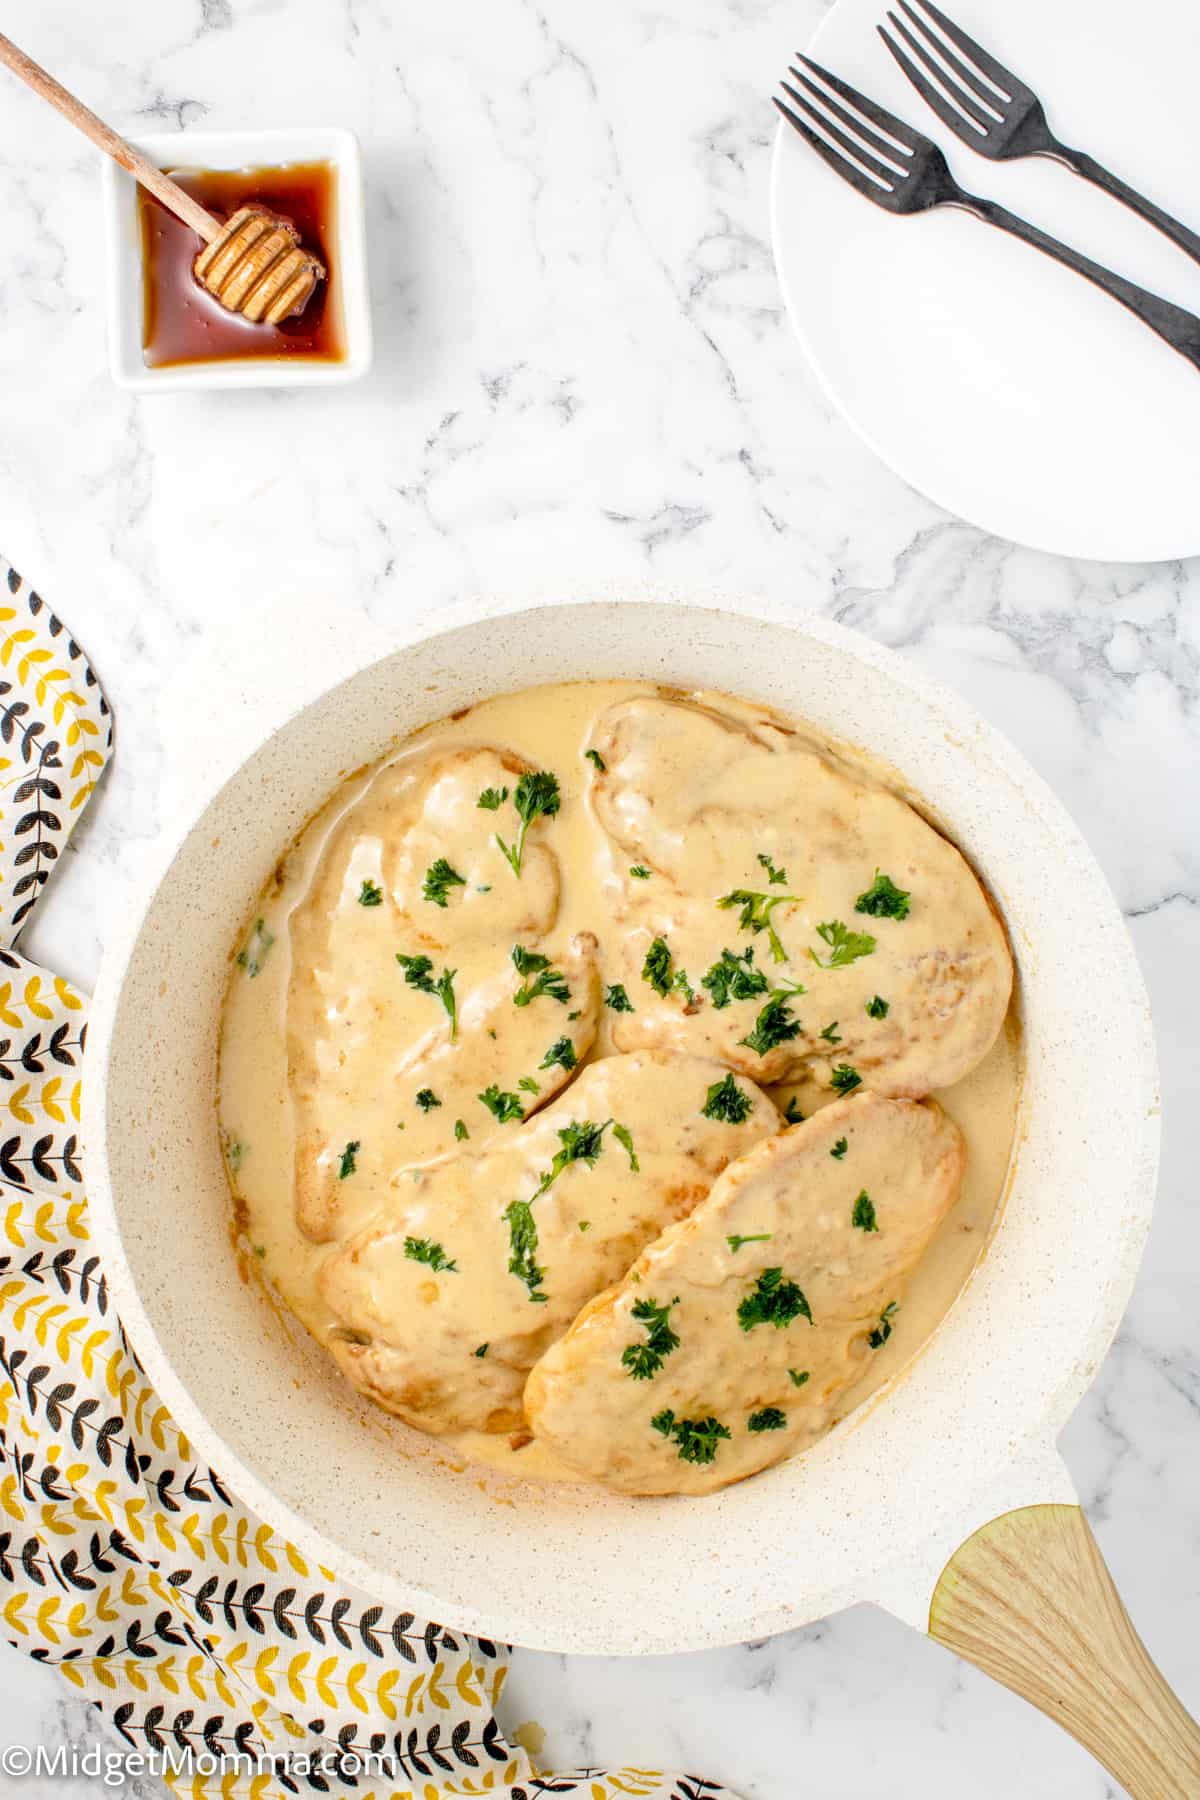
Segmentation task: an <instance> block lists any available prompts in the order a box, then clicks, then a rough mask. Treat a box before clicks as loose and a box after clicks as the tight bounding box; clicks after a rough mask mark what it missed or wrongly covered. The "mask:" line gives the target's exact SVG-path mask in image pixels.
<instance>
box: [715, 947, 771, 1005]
mask: <svg viewBox="0 0 1200 1800" xmlns="http://www.w3.org/2000/svg"><path fill="white" fill-rule="evenodd" d="M700 986H701V987H704V988H707V989H708V991H709V993H710V994H711V995H712V1003H713V1005H714V1006H715V1007H716V1009H717V1011H718V1012H721V1011H723V1009H724V1008H725V1007H727V1006H728V1005H729V1002H730V1001H731V1000H753V998H754V996H755V995H756V994H765V993H766V991H767V978H766V976H765V975H764V974H763V972H762V970H761V969H756V968H755V967H754V945H753V944H748V945H747V946H746V948H745V950H743V952H742V954H741V955H740V956H736V955H735V954H734V952H733V951H732V950H722V952H721V959H720V961H719V962H715V963H714V964H713V966H712V968H711V969H710V970H709V971H708V974H707V975H705V976H704V977H703V979H702V981H701V983H700Z"/></svg>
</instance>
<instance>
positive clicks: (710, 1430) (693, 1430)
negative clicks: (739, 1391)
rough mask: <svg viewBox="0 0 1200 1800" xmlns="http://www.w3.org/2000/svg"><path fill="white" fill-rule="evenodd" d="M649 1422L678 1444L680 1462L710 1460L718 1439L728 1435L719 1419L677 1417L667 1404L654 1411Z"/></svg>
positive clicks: (706, 1461) (715, 1450) (715, 1451)
mask: <svg viewBox="0 0 1200 1800" xmlns="http://www.w3.org/2000/svg"><path fill="white" fill-rule="evenodd" d="M650 1424H651V1426H652V1427H653V1429H654V1430H655V1431H660V1432H661V1433H662V1435H663V1436H664V1437H665V1438H673V1439H674V1441H675V1443H676V1444H678V1446H679V1460H680V1461H681V1462H689V1463H710V1462H712V1461H713V1460H714V1459H715V1457H716V1454H717V1445H718V1443H719V1441H720V1440H721V1439H722V1438H727V1437H728V1436H729V1431H728V1429H727V1428H726V1427H725V1426H724V1425H722V1423H721V1421H720V1420H719V1419H714V1418H711V1417H709V1418H707V1419H677V1418H676V1417H675V1414H674V1413H673V1412H672V1410H671V1408H670V1407H669V1406H667V1407H664V1408H663V1410H662V1412H660V1413H655V1415H654V1417H653V1418H652V1419H651V1421H650Z"/></svg>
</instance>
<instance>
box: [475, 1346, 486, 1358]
mask: <svg viewBox="0 0 1200 1800" xmlns="http://www.w3.org/2000/svg"><path fill="white" fill-rule="evenodd" d="M487 1353H488V1347H487V1345H486V1344H480V1346H479V1348H478V1350H472V1352H471V1355H472V1356H479V1357H483V1356H486V1355H487Z"/></svg>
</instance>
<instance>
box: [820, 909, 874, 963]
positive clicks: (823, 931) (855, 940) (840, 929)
mask: <svg viewBox="0 0 1200 1800" xmlns="http://www.w3.org/2000/svg"><path fill="white" fill-rule="evenodd" d="M817 936H818V937H819V938H823V939H824V941H825V942H826V943H827V944H828V945H829V948H830V951H831V952H832V954H831V956H830V958H829V960H828V962H822V961H821V958H820V955H819V953H818V952H817V951H816V950H810V951H809V953H808V954H809V955H810V956H811V957H812V959H813V961H814V962H815V963H816V965H817V967H818V969H846V968H849V966H850V964H851V963H852V962H857V961H858V959H859V957H860V956H870V954H871V952H872V950H874V948H875V939H874V938H873V937H872V936H871V934H870V932H867V931H851V930H850V928H849V926H848V925H844V924H843V923H842V921H841V919H827V920H826V921H825V923H824V924H823V925H818V926H817Z"/></svg>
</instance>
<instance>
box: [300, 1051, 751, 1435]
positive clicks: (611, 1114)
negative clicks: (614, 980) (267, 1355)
mask: <svg viewBox="0 0 1200 1800" xmlns="http://www.w3.org/2000/svg"><path fill="white" fill-rule="evenodd" d="M733 1086H734V1084H733V1082H732V1078H731V1077H729V1076H728V1074H727V1071H725V1070H723V1069H722V1068H721V1067H720V1066H719V1065H716V1064H714V1063H711V1062H708V1061H705V1060H701V1059H700V1058H697V1057H686V1056H685V1057H676V1058H672V1059H670V1060H667V1059H664V1058H661V1057H657V1056H654V1055H652V1054H650V1053H649V1052H640V1053H638V1054H635V1055H629V1056H613V1057H607V1058H605V1059H604V1060H603V1061H601V1062H598V1063H594V1064H592V1065H591V1066H590V1067H588V1068H586V1069H584V1070H583V1071H582V1072H581V1073H580V1074H579V1076H578V1077H577V1078H576V1080H575V1081H574V1082H573V1084H572V1086H571V1087H570V1088H569V1089H568V1091H567V1092H566V1093H565V1094H564V1095H560V1096H559V1098H558V1099H557V1100H556V1101H555V1103H554V1104H553V1105H552V1106H549V1107H547V1108H546V1109H545V1110H544V1111H543V1112H541V1113H539V1114H538V1116H537V1117H536V1118H535V1119H532V1120H530V1122H529V1123H528V1124H526V1125H518V1126H511V1127H509V1129H508V1132H507V1133H499V1134H497V1136H496V1137H495V1139H494V1140H493V1142H492V1143H491V1144H490V1145H489V1146H488V1148H487V1149H486V1150H485V1151H483V1152H482V1154H480V1155H478V1156H469V1155H460V1156H455V1157H447V1158H445V1159H443V1160H442V1161H441V1162H437V1163H433V1164H430V1165H427V1166H426V1167H425V1168H413V1169H409V1170H404V1171H401V1172H400V1173H398V1174H397V1175H396V1176H395V1177H394V1179H393V1182H392V1186H391V1192H390V1194H389V1196H388V1199H387V1201H386V1203H385V1204H384V1205H383V1206H382V1207H381V1208H380V1210H379V1212H378V1213H377V1214H376V1215H375V1217H374V1218H373V1219H371V1220H370V1222H369V1223H368V1224H367V1225H366V1226H365V1227H364V1228H363V1229H362V1230H361V1231H360V1232H358V1233H357V1234H356V1235H355V1236H353V1237H352V1238H350V1239H349V1240H348V1241H347V1242H346V1243H344V1244H343V1245H341V1246H340V1247H339V1249H338V1250H336V1251H335V1252H334V1253H333V1254H332V1255H331V1257H330V1259H329V1260H328V1262H327V1263H326V1264H325V1267H324V1269H323V1271H322V1274H321V1277H320V1288H321V1293H322V1296H323V1298H324V1300H325V1302H326V1303H327V1304H328V1306H329V1307H330V1308H331V1309H332V1311H333V1312H334V1313H335V1314H336V1315H337V1317H338V1319H339V1320H340V1321H341V1328H340V1330H339V1331H337V1332H335V1334H334V1337H333V1340H332V1341H331V1343H330V1349H331V1351H332V1353H333V1355H334V1356H335V1358H336V1360H337V1362H338V1364H339V1366H340V1367H341V1369H342V1371H343V1373H344V1374H345V1375H346V1376H347V1378H348V1379H349V1380H350V1381H351V1382H353V1384H354V1385H355V1386H356V1387H358V1388H359V1389H361V1390H362V1391H363V1392H364V1393H366V1394H368V1395H369V1396H370V1397H371V1398H372V1399H373V1400H376V1401H377V1402H378V1403H379V1404H380V1405H381V1406H384V1407H386V1408H387V1409H388V1410H389V1411H391V1412H394V1413H397V1414H398V1415H399V1416H400V1417H401V1418H403V1419H406V1420H407V1421H408V1422H409V1424H411V1425H415V1426H417V1427H418V1428H419V1429H420V1430H423V1431H429V1432H434V1433H444V1432H452V1431H463V1430H477V1431H490V1432H499V1431H507V1430H513V1429H514V1428H523V1427H524V1425H525V1418H524V1413H523V1411H522V1406H521V1394H522V1390H523V1388H524V1386H525V1378H526V1375H527V1374H528V1371H529V1369H530V1367H531V1366H532V1365H533V1363H534V1362H535V1361H536V1360H537V1358H538V1357H539V1356H540V1355H541V1354H542V1352H543V1351H544V1350H546V1348H547V1347H548V1346H549V1345H550V1344H551V1343H553V1341H554V1340H555V1338H557V1337H559V1336H560V1335H561V1333H562V1332H564V1331H565V1330H566V1329H567V1327H568V1326H569V1325H570V1323H571V1321H572V1320H573V1319H574V1317H575V1315H576V1314H577V1313H578V1311H579V1309H580V1307H581V1306H583V1305H584V1303H585V1302H586V1301H588V1300H589V1299H591V1297H592V1296H593V1295H594V1294H596V1293H598V1292H599V1291H600V1290H601V1289H603V1288H605V1287H607V1286H608V1284H609V1283H610V1282H612V1281H614V1280H616V1279H617V1278H618V1276H620V1275H622V1274H623V1273H624V1271H625V1270H626V1269H627V1268H628V1267H629V1264H630V1263H631V1262H632V1261H633V1259H634V1257H635V1256H637V1255H638V1253H639V1251H640V1250H641V1249H642V1247H643V1246H644V1245H645V1244H647V1243H648V1242H649V1241H650V1240H651V1239H652V1238H655V1237H657V1235H658V1234H659V1232H660V1231H662V1229H663V1228H664V1226H666V1225H668V1224H670V1223H672V1222H673V1221H675V1220H678V1219H682V1218H685V1217H686V1216H687V1214H688V1213H690V1212H691V1211H692V1209H693V1208H694V1207H695V1206H696V1205H698V1204H699V1202H700V1201H702V1200H703V1199H704V1197H705V1195H706V1194H707V1193H708V1190H709V1187H710V1186H711V1184H712V1182H713V1181H714V1180H715V1179H716V1177H717V1176H718V1175H719V1174H720V1172H721V1170H722V1169H723V1168H724V1167H725V1166H726V1164H727V1163H729V1162H730V1161H731V1160H732V1159H733V1158H734V1157H737V1156H739V1155H740V1154H741V1153H742V1152H744V1151H745V1150H747V1149H749V1148H750V1147H751V1146H752V1145H754V1144H757V1143H759V1142H761V1141H762V1140H763V1139H764V1138H765V1137H767V1136H768V1135H769V1134H771V1133H772V1132H775V1131H777V1130H778V1128H779V1123H780V1120H779V1114H778V1113H777V1112H776V1110H775V1108H774V1107H773V1106H772V1104H771V1102H770V1101H769V1100H768V1099H767V1098H766V1097H765V1095H763V1094H762V1093H760V1092H759V1090H758V1089H757V1088H755V1087H754V1086H753V1085H752V1084H750V1083H748V1082H743V1083H740V1084H737V1091H736V1093H733V1092H731V1090H732V1088H733Z"/></svg>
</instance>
